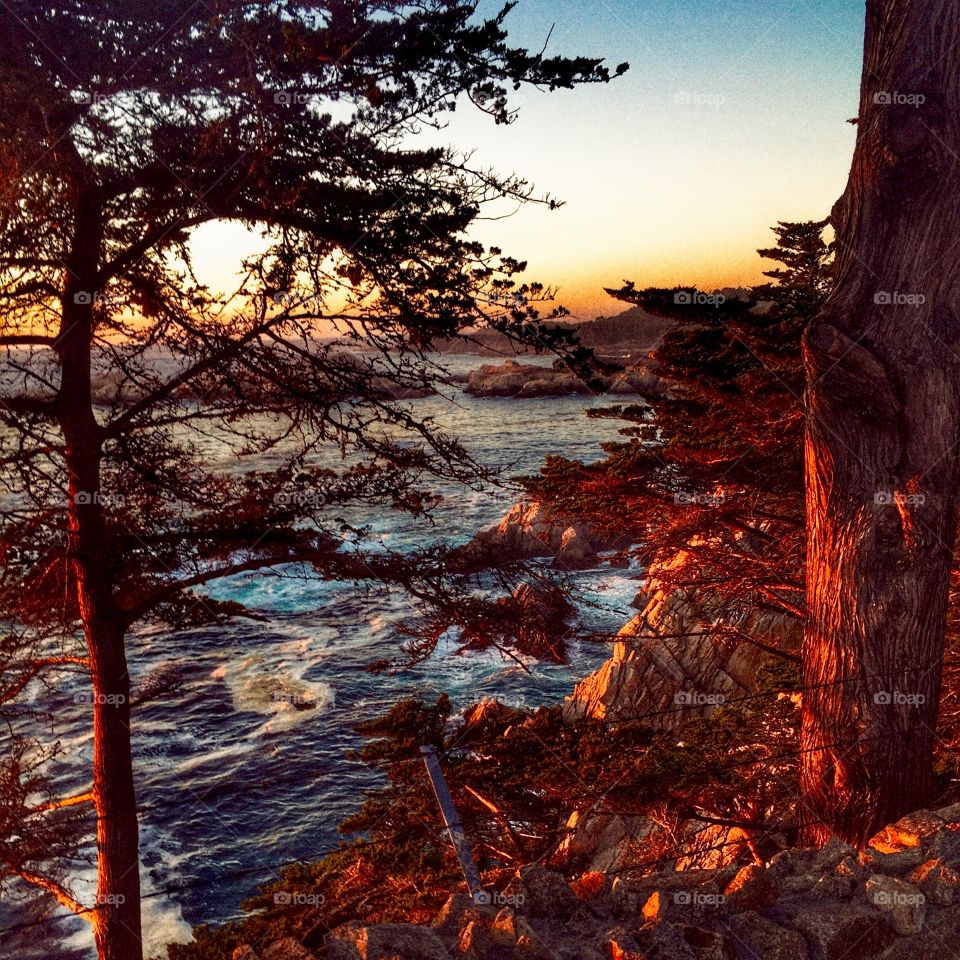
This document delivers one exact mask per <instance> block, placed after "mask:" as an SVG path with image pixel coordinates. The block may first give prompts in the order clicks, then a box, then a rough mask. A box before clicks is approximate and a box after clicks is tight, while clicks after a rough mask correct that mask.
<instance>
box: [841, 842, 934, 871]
mask: <svg viewBox="0 0 960 960" xmlns="http://www.w3.org/2000/svg"><path fill="white" fill-rule="evenodd" d="M925 859H926V857H925V856H924V852H923V850H922V849H921V848H920V847H908V848H907V849H905V850H900V851H899V852H897V853H881V852H880V851H879V850H875V849H874V848H872V847H868V848H867V849H866V850H861V851H860V853H859V854H858V855H857V863H859V864H860V866H861V867H864V868H865V869H866V870H869V871H870V872H872V873H885V874H888V875H889V876H895V877H902V876H905V875H906V874H908V873H909V872H910V871H911V870H915V869H916V868H917V867H919V866H920V864H921V863H923V861H924V860H925Z"/></svg>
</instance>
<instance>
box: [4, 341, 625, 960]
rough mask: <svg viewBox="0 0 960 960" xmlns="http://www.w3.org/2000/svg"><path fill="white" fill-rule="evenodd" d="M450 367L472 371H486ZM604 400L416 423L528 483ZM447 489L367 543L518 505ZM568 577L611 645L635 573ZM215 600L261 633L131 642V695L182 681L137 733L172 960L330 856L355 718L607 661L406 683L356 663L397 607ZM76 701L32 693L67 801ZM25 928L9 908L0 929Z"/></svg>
mask: <svg viewBox="0 0 960 960" xmlns="http://www.w3.org/2000/svg"><path fill="white" fill-rule="evenodd" d="M446 362H448V363H449V365H450V366H451V367H452V368H454V369H459V370H465V369H469V368H470V367H472V366H474V365H476V364H478V363H480V362H483V361H480V360H477V359H476V358H465V357H457V358H448V360H447V361H446ZM605 402H606V401H604V399H603V398H600V399H592V398H583V397H569V398H561V399H548V400H523V401H513V400H509V399H503V400H500V399H472V398H470V397H467V396H465V395H463V394H460V393H458V392H457V393H456V395H455V396H454V398H453V400H450V399H445V398H439V397H434V398H428V399H423V400H416V401H410V404H411V407H412V408H413V409H414V410H415V412H416V414H417V416H420V417H426V416H432V417H435V418H436V420H437V422H438V423H439V424H441V425H442V426H443V427H444V428H445V429H446V430H447V431H448V432H449V433H452V434H453V435H455V436H457V437H459V438H460V439H461V440H462V442H463V443H464V444H465V445H466V446H467V448H468V450H469V451H470V452H471V453H472V454H473V455H474V456H475V457H476V458H477V459H478V460H479V461H480V462H483V463H487V464H491V465H494V466H499V467H503V468H506V469H507V470H508V472H515V473H521V474H523V473H534V472H536V471H537V469H538V468H539V466H540V464H541V463H542V461H543V459H544V457H545V456H547V455H548V454H553V453H557V454H563V455H565V456H568V457H576V458H581V459H584V460H593V459H597V458H598V457H600V456H602V451H601V449H600V443H601V441H603V440H605V439H611V438H612V437H614V436H615V434H616V429H617V424H616V422H615V421H608V420H588V419H587V417H586V414H585V411H586V409H587V408H588V407H591V406H603V405H604V404H605ZM442 493H443V495H444V500H443V502H442V503H441V505H440V506H439V507H438V508H437V510H436V511H435V515H434V516H435V524H434V525H433V526H431V525H428V524H424V523H415V522H413V521H412V520H411V519H410V518H409V517H407V516H404V515H401V514H396V513H391V512H386V511H385V512H382V513H378V514H376V515H368V516H367V517H365V518H364V519H365V520H366V522H367V523H368V524H369V525H370V527H371V529H372V531H373V535H374V538H375V540H376V541H378V542H379V543H381V544H382V545H383V546H384V547H388V548H391V549H403V548H404V547H408V546H410V545H413V544H418V543H420V544H422V543H425V542H428V541H430V540H434V541H438V540H442V541H446V542H450V541H460V542H462V541H464V540H466V539H468V538H469V537H471V536H472V535H473V534H474V533H475V532H476V531H477V530H479V529H482V528H483V527H486V526H489V525H491V524H493V523H495V522H496V521H497V520H498V519H499V518H500V517H501V516H502V515H503V513H505V512H506V510H507V509H508V508H509V506H510V505H511V503H512V502H513V500H514V498H515V496H516V491H515V490H514V489H511V488H509V487H507V488H500V489H491V490H487V491H485V492H477V491H471V490H466V489H463V488H455V487H451V486H449V485H446V486H444V488H443V490H442ZM577 580H578V584H579V586H580V587H581V588H582V589H583V591H584V593H585V594H586V595H587V596H588V597H589V598H590V599H592V600H594V601H597V602H598V603H600V605H601V606H600V607H599V608H597V609H594V608H591V609H589V610H585V611H584V614H583V616H584V617H585V618H586V620H587V622H588V623H589V624H590V626H592V627H594V628H597V629H604V630H609V631H611V632H613V631H615V630H616V629H617V628H619V627H620V626H621V625H622V624H623V623H624V622H625V621H626V620H627V619H628V618H629V616H630V609H629V606H628V604H629V601H630V600H631V599H632V597H633V594H634V593H635V591H636V586H637V584H636V581H635V580H634V579H633V576H632V575H631V573H630V572H629V571H623V570H615V569H611V568H609V567H604V566H600V567H599V568H598V569H596V570H592V571H586V572H584V573H583V574H578V576H577ZM215 595H216V596H217V597H219V598H224V599H235V600H239V601H242V602H243V603H244V604H245V605H247V606H248V607H250V608H252V609H253V610H255V611H256V612H258V613H261V614H263V615H265V616H268V617H269V622H267V623H259V622H252V621H237V622H234V623H232V624H230V625H229V626H227V627H217V628H206V629H194V630H180V631H177V632H175V633H172V632H170V631H161V630H154V631H145V632H141V633H138V634H136V635H135V636H133V637H131V639H130V642H129V660H130V663H131V667H132V671H133V673H134V677H135V682H142V681H143V680H145V679H146V678H149V677H151V676H154V677H155V676H159V675H162V674H165V673H167V672H170V671H175V672H176V673H177V675H178V677H179V679H180V684H181V686H180V691H179V694H178V695H177V696H175V697H173V698H171V699H169V700H166V701H160V702H156V703H152V704H149V705H148V706H146V707H145V708H144V709H142V710H141V711H140V712H139V714H138V715H137V718H136V721H135V726H134V730H133V734H134V743H135V751H136V773H137V779H138V797H139V803H140V806H141V809H142V816H141V848H142V878H143V886H144V893H145V895H146V896H145V900H144V928H145V935H146V938H147V941H148V947H149V950H150V952H151V953H152V954H154V955H164V956H165V951H163V945H164V944H165V943H167V942H169V941H170V940H173V939H180V940H186V939H189V935H190V928H191V927H192V926H193V925H196V924H199V923H213V922H217V921H220V920H223V919H225V918H227V917H229V916H231V915H236V914H237V913H238V912H239V904H240V902H241V901H242V900H243V899H244V898H245V897H246V896H249V895H250V894H251V893H253V892H254V891H255V889H256V888H257V886H258V884H260V883H262V882H263V881H264V880H266V879H268V878H269V877H271V876H272V875H273V874H274V872H275V869H276V867H277V866H278V865H280V864H282V863H284V862H287V861H290V860H292V859H299V858H306V859H317V858H319V857H320V856H322V855H323V854H324V853H325V852H326V851H328V850H330V849H331V848H333V847H334V846H336V844H337V842H338V840H339V838H340V835H339V834H338V832H337V825H338V824H339V822H340V821H341V820H343V818H344V817H345V816H346V815H347V814H349V813H352V812H354V811H355V810H356V809H357V807H358V806H359V804H360V802H361V798H362V792H363V791H364V789H369V788H370V787H371V786H373V785H375V784H376V782H377V775H376V774H375V773H374V772H372V771H370V770H369V769H367V768H366V767H364V766H363V765H362V764H359V763H357V762H351V761H348V760H347V759H346V757H345V753H346V751H347V750H348V749H349V748H351V747H354V746H356V745H357V744H358V742H359V738H358V737H357V736H356V734H355V733H354V726H355V725H356V723H357V722H359V721H360V720H363V719H367V718H371V717H374V716H377V715H379V714H381V713H383V712H385V711H386V710H387V709H389V707H390V706H391V705H392V704H393V703H395V702H396V701H397V700H398V699H401V698H403V697H407V696H419V697H423V698H426V699H430V698H435V697H436V696H437V695H438V694H439V693H441V692H447V693H449V694H450V696H451V698H452V699H453V701H454V704H455V706H456V707H458V708H463V707H464V706H467V705H468V704H471V703H474V702H476V701H477V700H479V699H480V698H481V697H482V696H484V695H489V696H496V697H498V698H500V699H502V700H505V701H507V702H510V703H513V704H516V705H528V706H534V705H539V704H543V703H556V702H559V701H560V700H561V699H562V698H563V697H564V696H565V695H566V694H567V693H569V691H570V688H571V686H572V684H573V682H574V681H575V680H576V679H577V678H579V677H580V676H582V675H583V674H585V673H587V672H589V671H590V670H592V669H594V668H595V667H596V666H597V665H598V664H599V662H600V661H601V660H602V659H603V658H604V656H605V655H606V651H605V650H604V649H603V648H602V647H598V646H596V645H587V644H584V645H578V644H576V643H575V644H574V645H573V648H572V650H571V658H570V663H569V664H568V665H565V666H556V665H545V664H537V663H530V664H528V669H529V672H526V671H525V670H523V669H522V668H521V667H519V666H517V665H516V664H515V663H513V662H512V661H507V660H504V659H502V658H501V657H500V656H499V655H497V654H495V653H476V654H471V655H468V656H455V655H454V654H453V651H452V648H451V647H450V646H449V645H448V646H447V647H445V648H444V649H441V650H438V652H437V653H436V654H435V655H434V656H433V657H432V658H431V659H430V661H429V662H427V663H425V664H423V665H421V666H420V667H418V668H416V669H413V670H411V671H409V672H404V673H401V674H398V675H389V676H383V675H380V676H374V675H372V674H370V673H368V672H365V671H364V669H363V667H364V666H365V665H366V664H368V663H370V662H371V661H373V660H376V659H378V658H381V657H393V656H395V655H396V654H397V643H398V635H397V632H396V630H395V627H396V625H397V624H398V623H401V622H404V621H405V620H408V619H409V618H410V616H411V613H412V607H411V605H410V604H409V602H408V601H407V600H405V598H404V597H403V596H402V595H401V594H399V593H396V592H390V593H380V594H367V593H365V592H363V591H361V590H359V589H358V588H356V587H354V586H352V585H349V584H343V583H324V582H322V581H319V580H316V579H309V580H303V579H290V578H288V577H283V576H277V575H271V574H262V573H259V574H252V575H244V576H240V577H236V578H234V579H232V580H230V581H224V582H222V583H220V584H219V585H218V586H217V587H216V590H215ZM78 689H80V688H79V687H77V686H75V684H74V682H73V680H72V679H71V678H69V677H66V676H65V677H63V678H61V682H60V683H59V685H55V686H54V687H53V688H52V689H49V690H43V689H42V688H38V689H37V690H36V691H35V692H34V695H35V698H36V702H37V703H38V705H43V706H48V707H50V708H51V709H52V710H53V711H54V712H55V714H56V718H57V719H56V722H55V725H54V729H53V730H52V731H48V732H47V733H46V734H45V735H47V736H49V735H50V734H51V733H52V734H53V735H54V736H55V737H56V738H58V739H59V740H60V741H61V742H62V743H63V744H64V746H65V748H66V750H67V751H68V753H67V756H66V762H65V763H64V764H63V765H62V766H61V767H60V768H59V771H60V777H59V779H60V780H61V783H62V785H63V788H64V789H65V790H66V789H72V788H74V787H76V786H78V785H80V786H82V785H83V784H84V783H85V780H86V778H87V777H88V776H89V774H88V770H89V747H90V734H89V733H88V731H87V730H86V727H85V725H84V718H83V714H82V713H80V712H79V710H78V708H77V707H75V706H74V704H73V696H74V694H75V692H76V691H77V690H78ZM297 704H301V705H303V704H310V705H311V709H297ZM78 869H79V872H78V873H76V874H74V884H73V886H74V889H75V890H76V891H77V892H78V893H80V894H81V895H82V896H86V897H89V894H90V891H91V890H92V889H93V881H94V872H93V870H92V869H91V868H89V867H87V868H83V867H80V868H78ZM23 916H24V913H23V912H22V910H19V909H18V907H17V905H16V902H15V901H11V900H9V899H8V902H7V904H6V905H5V906H4V907H3V908H2V914H0V927H2V926H6V925H7V924H8V923H9V922H16V920H17V919H18V918H21V919H22V917H23ZM31 941H32V944H33V946H34V947H35V948H36V951H37V952H35V953H33V954H32V955H34V956H37V957H56V956H58V955H60V953H61V952H62V951H64V950H65V949H66V948H67V947H70V948H82V949H83V948H86V949H89V947H90V943H91V938H90V935H89V931H88V929H87V927H86V925H85V924H83V923H82V922H80V921H77V920H75V919H73V918H69V917H67V918H66V919H64V920H63V921H62V922H57V923H54V924H51V925H45V926H43V927H39V928H36V930H35V931H33V932H32V933H31ZM2 944H3V940H2V939H0V948H2ZM0 953H2V949H0ZM21 955H24V956H27V955H28V954H26V953H25V954H21Z"/></svg>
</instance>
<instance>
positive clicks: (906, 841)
mask: <svg viewBox="0 0 960 960" xmlns="http://www.w3.org/2000/svg"><path fill="white" fill-rule="evenodd" d="M943 826H944V822H943V820H941V819H940V817H939V816H938V815H937V814H935V813H931V812H930V811H929V810H918V811H916V813H911V814H908V815H907V816H905V817H901V818H900V819H899V820H898V821H897V822H896V823H892V824H890V826H888V827H884V828H883V829H882V830H880V831H879V832H878V833H877V834H875V835H874V836H873V837H871V838H870V841H869V843H868V844H867V846H868V847H872V848H873V849H874V850H878V851H879V852H880V853H901V852H902V851H904V850H908V849H911V848H913V847H919V846H920V844H921V843H923V841H924V840H925V839H927V838H928V837H932V836H933V835H934V834H935V833H937V831H939V830H940V829H941V828H942V827H943Z"/></svg>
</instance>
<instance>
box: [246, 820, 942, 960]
mask: <svg viewBox="0 0 960 960" xmlns="http://www.w3.org/2000/svg"><path fill="white" fill-rule="evenodd" d="M958 906H960V804H955V805H954V806H951V807H945V808H943V809H940V810H937V811H932V812H931V811H926V810H921V811H918V812H917V813H915V814H912V815H911V816H908V817H904V818H903V819H902V820H899V821H898V822H897V823H895V824H893V825H891V826H890V827H887V828H886V829H885V830H883V831H881V832H880V833H879V834H878V835H877V836H876V837H874V838H873V839H872V840H871V841H870V843H869V844H868V845H867V847H866V848H865V849H863V850H856V849H854V848H853V847H849V846H847V845H846V844H842V843H839V842H837V841H832V842H831V843H829V844H828V845H827V846H826V847H824V848H822V849H819V850H812V849H810V850H805V849H790V850H784V851H782V852H781V853H779V854H777V855H776V856H775V857H773V858H772V859H771V860H770V861H769V862H767V863H761V862H751V863H739V864H737V863H734V864H731V865H729V866H726V867H723V868H721V869H716V870H661V871H659V872H654V873H650V874H648V875H646V876H639V875H635V874H632V873H631V872H630V871H629V870H625V871H620V872H612V873H600V872H593V873H585V874H582V875H581V876H579V877H577V878H576V879H574V880H572V881H568V880H567V879H566V878H565V877H564V876H563V875H562V874H560V873H555V872H552V871H550V870H547V869H545V868H544V867H542V866H539V865H529V866H526V867H523V868H522V869H521V870H520V871H519V872H518V873H517V875H516V876H515V878H514V879H513V881H512V882H511V883H510V885H509V886H508V887H507V888H506V889H505V890H504V891H502V892H501V893H495V894H486V895H482V896H479V897H477V898H475V899H474V900H471V899H470V898H469V897H468V896H467V895H466V893H455V894H454V895H453V896H451V898H450V900H449V901H448V902H447V904H446V906H445V907H444V908H443V910H441V912H440V913H439V915H438V916H437V917H436V918H435V919H434V920H433V922H432V924H431V925H430V926H429V927H418V926H413V925H407V924H383V925H372V926H365V925H363V924H360V923H351V924H346V925H344V926H342V927H338V928H336V929H335V930H332V931H331V932H330V933H329V935H328V936H327V937H326V940H325V944H324V947H323V948H322V951H321V952H319V953H317V954H314V953H311V952H310V951H307V950H305V949H304V948H303V947H302V946H300V944H298V943H297V942H296V941H294V940H283V941H280V942H279V943H274V944H272V945H270V946H269V947H267V948H266V949H264V950H263V951H262V953H260V954H259V955H258V954H257V953H256V952H254V951H253V950H252V949H251V948H250V947H247V946H242V947H239V948H238V949H237V952H236V953H235V954H234V958H235V960H313V958H314V957H324V958H326V960H455V958H460V960H611V958H612V960H927V958H931V960H932V958H939V957H953V956H956V944H957V942H958V937H960V910H958V909H957V908H958Z"/></svg>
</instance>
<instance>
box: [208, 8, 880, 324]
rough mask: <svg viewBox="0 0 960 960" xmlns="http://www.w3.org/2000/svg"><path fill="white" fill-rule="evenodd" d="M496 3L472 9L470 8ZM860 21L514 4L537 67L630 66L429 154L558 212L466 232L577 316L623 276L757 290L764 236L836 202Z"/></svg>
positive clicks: (214, 235)
mask: <svg viewBox="0 0 960 960" xmlns="http://www.w3.org/2000/svg"><path fill="white" fill-rule="evenodd" d="M498 7H499V3H496V2H488V0H482V2H481V7H480V12H481V13H483V12H493V11H495V10H496V9H497V8H498ZM863 19H864V3H863V0H521V2H520V3H519V5H518V6H517V8H516V9H515V10H514V11H513V12H512V13H511V14H510V16H509V17H508V19H507V22H506V24H507V27H508V28H509V31H510V36H511V41H512V42H513V43H514V44H515V45H522V46H527V47H528V48H532V49H535V50H539V49H540V48H541V47H542V46H543V44H544V41H545V40H546V39H547V36H548V34H549V45H548V47H547V53H548V54H554V55H556V54H565V55H584V56H590V57H604V58H605V59H606V60H607V62H608V63H609V65H610V66H611V67H615V66H616V65H617V64H618V63H620V62H622V61H627V62H629V63H630V70H629V72H628V73H627V74H626V75H624V76H623V77H621V78H619V79H617V80H615V81H613V82H611V83H610V84H609V85H600V86H586V87H582V88H578V89H577V90H573V91H556V92H554V93H542V92H540V91H537V90H534V89H524V90H521V91H520V92H519V93H518V94H517V96H516V97H515V98H514V100H513V101H511V102H512V103H514V104H515V105H516V106H518V107H519V115H518V118H517V120H516V122H515V123H513V124H511V125H510V126H509V127H504V126H502V125H501V126H496V125H494V123H493V121H492V119H491V118H489V117H487V116H485V115H484V114H482V113H480V112H479V111H477V110H476V109H474V108H472V107H471V106H470V105H469V104H465V105H463V106H461V108H460V109H459V110H458V111H457V113H456V114H455V115H454V117H453V119H452V122H451V124H450V126H449V127H448V128H447V129H446V130H444V131H443V132H442V133H441V134H439V135H437V136H439V139H440V140H441V141H442V142H445V143H450V144H452V145H454V146H456V147H458V148H461V149H464V150H467V149H473V148H476V150H477V152H476V155H475V158H474V162H475V163H476V164H479V165H481V166H485V167H486V166H489V167H494V168H496V169H497V170H499V171H500V172H502V173H518V174H520V175H522V176H524V177H525V178H527V179H529V180H531V181H532V182H533V183H534V184H535V185H536V187H537V188H538V190H540V191H542V192H545V193H550V194H551V195H553V196H555V197H557V198H558V199H560V200H563V201H564V202H565V205H564V206H563V207H561V208H560V209H559V210H555V211H550V210H548V209H546V208H544V207H541V206H534V205H529V206H526V207H524V208H523V209H521V210H520V211H519V212H517V213H516V214H514V215H513V216H511V217H509V218H508V219H505V220H503V219H501V220H497V221H495V222H485V223H481V224H478V225H477V228H476V230H475V232H474V236H476V238H477V239H479V240H481V241H484V242H485V243H488V244H495V245H497V246H500V247H502V248H503V249H504V251H505V252H506V253H509V254H510V255H512V256H516V257H517V258H518V259H522V260H527V261H528V262H529V269H528V272H527V277H528V278H529V279H535V280H539V281H541V282H544V283H546V284H548V285H551V286H556V287H558V288H559V296H558V300H559V302H561V303H563V304H564V305H565V306H567V307H568V308H569V309H571V311H572V312H573V314H574V315H575V316H578V317H581V318H583V319H588V318H590V317H593V316H595V315H597V314H613V313H617V312H619V311H620V310H622V309H623V305H622V304H619V303H618V302H616V301H614V300H612V299H611V298H610V297H608V296H607V295H606V294H604V293H603V287H604V286H613V287H616V286H619V285H620V284H621V282H622V281H623V280H626V279H629V280H633V281H635V282H636V284H637V285H638V286H640V287H644V286H658V285H662V286H674V285H677V284H684V285H692V284H696V285H698V286H700V287H701V288H707V289H712V288H714V287H718V286H737V285H740V284H749V283H754V282H756V281H757V280H759V279H761V270H762V269H763V261H762V260H761V259H760V258H759V257H758V256H757V255H756V249H757V248H758V247H760V246H769V245H770V244H771V242H772V234H771V233H770V230H769V228H770V227H771V226H772V225H773V224H775V223H776V222H777V221H778V220H808V219H822V218H824V217H826V216H827V215H828V214H829V212H830V208H831V206H832V205H833V203H834V201H835V200H836V199H837V197H839V195H840V194H841V192H842V191H843V188H844V184H845V183H846V179H847V174H848V172H849V168H850V160H851V157H852V154H853V145H854V137H855V132H856V128H855V127H854V126H852V125H851V124H849V123H847V120H848V119H849V118H850V117H853V116H855V115H856V113H857V104H858V96H859V79H860V67H861V60H862V45H863ZM551 27H552V28H553V29H552V32H551ZM430 136H435V135H434V134H431V135H430ZM229 229H230V228H226V227H213V228H211V229H210V231H209V233H208V234H207V235H206V237H205V240H206V241H207V242H204V243H202V244H198V245H197V246H196V248H195V249H197V251H198V254H199V261H200V263H201V265H202V264H203V263H204V262H205V263H206V265H207V267H208V268H210V269H213V268H215V267H216V265H217V258H218V257H220V256H222V255H223V253H224V251H225V250H226V249H228V248H229V246H230V244H229V243H226V242H225V241H227V239H228V237H227V232H228V231H229Z"/></svg>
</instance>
